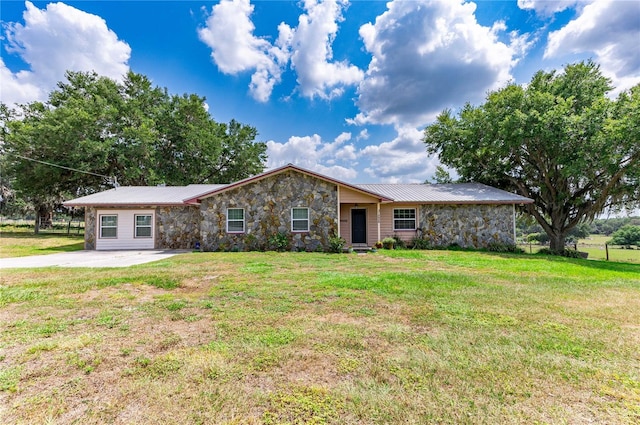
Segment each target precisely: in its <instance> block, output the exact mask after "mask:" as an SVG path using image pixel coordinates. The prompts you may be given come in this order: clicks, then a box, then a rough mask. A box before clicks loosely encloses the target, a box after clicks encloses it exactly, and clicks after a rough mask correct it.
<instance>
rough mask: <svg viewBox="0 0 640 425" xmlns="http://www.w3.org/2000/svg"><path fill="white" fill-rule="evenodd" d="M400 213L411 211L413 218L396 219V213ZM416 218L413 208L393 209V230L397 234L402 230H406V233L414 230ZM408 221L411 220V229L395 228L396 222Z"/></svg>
mask: <svg viewBox="0 0 640 425" xmlns="http://www.w3.org/2000/svg"><path fill="white" fill-rule="evenodd" d="M400 211H413V217H396V212H400ZM416 216H417V214H416V209H415V208H394V209H393V230H394V231H398V232H401V231H403V230H408V231H410V230H416V224H417V220H416ZM409 220H413V227H411V228H398V226H397V222H398V221H409Z"/></svg>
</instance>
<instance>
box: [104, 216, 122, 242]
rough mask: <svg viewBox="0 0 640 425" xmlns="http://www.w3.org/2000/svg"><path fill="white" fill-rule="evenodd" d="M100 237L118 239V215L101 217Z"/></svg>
mask: <svg viewBox="0 0 640 425" xmlns="http://www.w3.org/2000/svg"><path fill="white" fill-rule="evenodd" d="M100 237H101V238H117V237H118V216H117V215H101V216H100Z"/></svg>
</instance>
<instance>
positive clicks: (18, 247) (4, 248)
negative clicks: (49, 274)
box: [0, 226, 84, 258]
mask: <svg viewBox="0 0 640 425" xmlns="http://www.w3.org/2000/svg"><path fill="white" fill-rule="evenodd" d="M83 248H84V235H66V234H55V233H51V234H46V233H43V234H40V235H34V234H33V230H32V229H30V228H23V227H14V226H3V227H0V258H8V257H24V256H27V255H41V254H53V253H56V252H68V251H78V250H81V249H83Z"/></svg>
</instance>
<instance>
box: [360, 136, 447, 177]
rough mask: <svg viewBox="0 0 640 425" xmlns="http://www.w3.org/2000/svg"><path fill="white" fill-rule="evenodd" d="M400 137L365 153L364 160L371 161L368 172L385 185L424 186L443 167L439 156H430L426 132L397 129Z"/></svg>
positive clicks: (365, 149) (362, 157) (374, 146)
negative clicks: (440, 166)
mask: <svg viewBox="0 0 640 425" xmlns="http://www.w3.org/2000/svg"><path fill="white" fill-rule="evenodd" d="M396 132H397V135H396V138H395V139H393V140H392V141H390V142H384V143H381V144H379V145H370V146H367V147H365V148H364V149H363V150H362V151H361V153H360V154H361V156H360V158H361V160H363V161H368V162H369V166H368V167H367V168H365V172H366V173H367V174H368V175H369V176H370V177H371V178H373V179H374V180H376V181H381V182H384V183H422V182H424V181H425V180H426V179H427V178H428V177H431V176H432V175H433V174H434V173H435V170H436V167H437V166H438V165H439V161H438V159H437V157H433V156H429V155H428V154H427V152H426V149H425V146H424V143H423V142H422V136H423V133H422V131H420V130H418V129H416V128H415V127H410V126H402V127H396Z"/></svg>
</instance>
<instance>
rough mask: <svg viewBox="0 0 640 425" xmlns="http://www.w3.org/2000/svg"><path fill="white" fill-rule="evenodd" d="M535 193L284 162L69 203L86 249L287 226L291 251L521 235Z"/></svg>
mask: <svg viewBox="0 0 640 425" xmlns="http://www.w3.org/2000/svg"><path fill="white" fill-rule="evenodd" d="M530 202H532V200H531V199H528V198H525V197H522V196H519V195H515V194H512V193H509V192H506V191H503V190H499V189H496V188H493V187H490V186H486V185H482V184H478V183H460V184H433V185H432V184H351V183H346V182H343V181H340V180H337V179H334V178H332V177H329V176H325V175H322V174H319V173H316V172H314V171H310V170H306V169H303V168H300V167H297V166H295V165H291V164H289V165H286V166H284V167H280V168H276V169H273V170H270V171H267V172H264V173H262V174H259V175H256V176H253V177H249V178H247V179H244V180H240V181H237V182H235V183H230V184H204V185H196V184H193V185H188V186H179V187H178V186H174V187H160V186H158V187H133V186H128V187H118V188H115V189H110V190H107V191H104V192H100V193H95V194H93V195H88V196H84V197H81V198H77V199H73V200H70V201H67V202H65V203H64V205H66V206H68V207H84V208H85V249H97V250H109V249H165V248H167V249H197V248H198V247H199V248H200V249H202V250H203V251H227V250H240V251H242V250H253V249H266V248H268V247H269V239H270V238H272V237H273V236H274V235H277V234H285V235H286V236H287V238H288V239H289V242H290V246H291V249H292V250H307V251H315V250H320V249H326V248H327V247H328V246H329V240H330V238H331V237H332V236H336V235H339V236H341V237H343V238H344V239H345V240H346V244H347V246H353V247H371V246H374V245H375V244H376V242H378V241H381V240H382V239H383V238H385V237H388V236H396V237H399V238H401V239H402V240H404V241H407V242H410V241H411V240H412V239H413V238H415V237H421V238H424V239H427V240H429V241H430V242H431V244H432V245H434V246H447V245H451V244H457V245H459V246H462V247H476V248H481V247H486V246H488V245H490V244H493V243H500V244H514V243H515V206H516V205H521V204H526V203H530Z"/></svg>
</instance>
